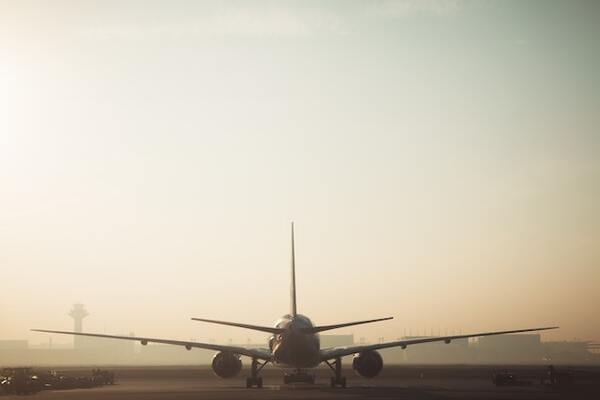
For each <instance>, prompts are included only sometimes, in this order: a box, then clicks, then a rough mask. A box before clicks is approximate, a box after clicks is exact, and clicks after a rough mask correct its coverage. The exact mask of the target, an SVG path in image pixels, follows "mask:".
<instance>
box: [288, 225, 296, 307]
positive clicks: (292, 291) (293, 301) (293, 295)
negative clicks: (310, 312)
mask: <svg viewBox="0 0 600 400" xmlns="http://www.w3.org/2000/svg"><path fill="white" fill-rule="evenodd" d="M291 263H292V283H291V287H290V314H291V315H292V316H293V317H295V316H296V314H297V309H296V254H295V251H294V223H293V222H292V259H291Z"/></svg>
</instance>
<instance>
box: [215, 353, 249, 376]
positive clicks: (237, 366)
mask: <svg viewBox="0 0 600 400" xmlns="http://www.w3.org/2000/svg"><path fill="white" fill-rule="evenodd" d="M212 369H213V372H214V373H215V375H217V376H218V377H219V378H233V377H234V376H236V375H237V374H239V373H240V371H241V370H242V360H240V356H238V355H236V354H231V353H227V352H225V351H220V352H218V353H217V354H215V356H214V357H213V359H212Z"/></svg>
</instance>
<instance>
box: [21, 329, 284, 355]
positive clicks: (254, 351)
mask: <svg viewBox="0 0 600 400" xmlns="http://www.w3.org/2000/svg"><path fill="white" fill-rule="evenodd" d="M31 330H32V331H34V332H44V333H58V334H61V335H75V336H89V337H97V338H104V339H121V340H133V341H136V342H140V343H141V344H142V345H146V344H148V343H160V344H170V345H174V346H182V347H185V348H186V349H187V350H191V349H192V348H198V349H207V350H215V351H227V352H230V353H234V354H240V355H242V356H247V357H251V358H257V359H259V360H267V361H268V360H271V358H272V357H271V351H270V350H269V349H262V348H254V349H247V348H245V347H239V346H226V345H220V344H212V343H198V342H186V341H182V340H170V339H155V338H147V337H137V336H115V335H103V334H99V333H81V332H67V331H51V330H47V329H31Z"/></svg>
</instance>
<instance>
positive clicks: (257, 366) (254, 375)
mask: <svg viewBox="0 0 600 400" xmlns="http://www.w3.org/2000/svg"><path fill="white" fill-rule="evenodd" d="M265 365H267V362H266V361H265V362H263V363H262V364H261V363H259V362H258V360H257V359H256V358H253V359H252V366H251V367H250V376H249V377H248V378H246V387H247V388H251V387H253V386H256V387H257V388H259V389H262V387H263V380H262V377H260V376H258V373H259V372H260V370H261V369H263V368H264V366H265Z"/></svg>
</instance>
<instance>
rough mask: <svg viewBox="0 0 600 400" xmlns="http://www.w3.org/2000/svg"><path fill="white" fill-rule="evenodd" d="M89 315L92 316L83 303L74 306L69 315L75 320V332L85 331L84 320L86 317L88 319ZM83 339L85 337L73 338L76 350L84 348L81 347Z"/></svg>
mask: <svg viewBox="0 0 600 400" xmlns="http://www.w3.org/2000/svg"><path fill="white" fill-rule="evenodd" d="M88 315H90V314H89V313H88V312H87V310H86V309H85V307H84V306H83V304H81V303H77V304H73V309H72V310H71V312H70V313H69V316H70V317H71V318H73V322H74V326H73V331H75V332H82V331H83V319H84V318H85V317H87V316H88ZM82 339H83V337H81V336H75V337H74V338H73V347H75V348H76V349H80V348H81V347H82V346H81V345H82V342H83V341H82Z"/></svg>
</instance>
